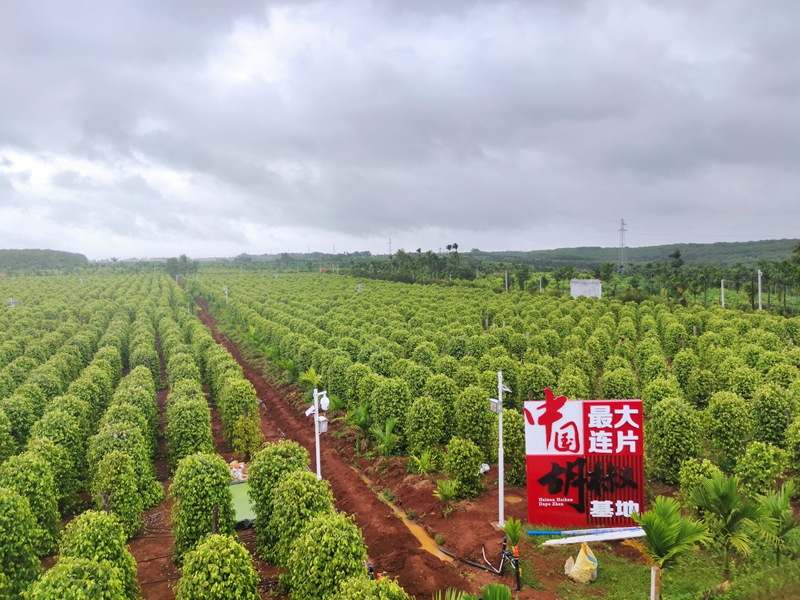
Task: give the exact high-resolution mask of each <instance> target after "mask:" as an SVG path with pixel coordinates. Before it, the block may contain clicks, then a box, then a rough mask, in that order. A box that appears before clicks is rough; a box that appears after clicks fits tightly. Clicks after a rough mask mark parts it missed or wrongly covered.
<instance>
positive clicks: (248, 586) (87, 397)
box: [0, 268, 800, 599]
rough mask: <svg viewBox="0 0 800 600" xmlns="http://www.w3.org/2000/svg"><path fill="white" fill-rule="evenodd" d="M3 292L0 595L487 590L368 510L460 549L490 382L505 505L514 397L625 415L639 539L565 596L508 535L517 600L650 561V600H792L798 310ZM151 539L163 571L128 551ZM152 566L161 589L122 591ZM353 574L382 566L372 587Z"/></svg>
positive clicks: (307, 279)
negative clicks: (246, 510) (627, 402)
mask: <svg viewBox="0 0 800 600" xmlns="http://www.w3.org/2000/svg"><path fill="white" fill-rule="evenodd" d="M0 297H2V298H13V299H14V302H13V303H11V302H9V303H7V304H5V305H4V306H3V307H2V309H0V461H2V463H1V464H0V504H2V507H0V558H1V559H2V560H0V597H7V598H18V597H25V598H35V599H39V598H59V597H86V598H136V597H145V598H167V597H169V598H172V597H177V598H234V597H236V598H242V597H243V598H270V597H275V598H285V597H288V598H297V599H311V598H388V599H393V598H409V597H411V596H416V597H417V598H428V597H432V596H434V597H435V595H438V597H445V589H446V588H452V589H451V590H450V592H448V594H450V595H449V596H448V597H462V598H469V597H477V595H478V594H480V593H481V590H482V589H483V588H484V587H485V586H486V585H487V584H488V583H490V582H494V581H498V582H500V583H503V584H505V585H507V586H512V585H513V584H512V579H508V578H501V579H499V580H498V579H496V577H495V578H494V579H491V578H490V576H489V575H488V574H486V573H485V571H479V570H476V569H471V567H470V566H469V565H468V564H467V563H465V562H464V561H462V562H459V561H454V562H453V563H442V564H439V562H438V561H439V559H437V558H433V557H430V555H427V554H426V553H425V552H424V551H421V550H420V551H419V554H414V561H413V563H412V561H411V560H410V559H409V561H408V563H406V561H405V558H408V557H407V556H406V557H405V558H403V559H400V558H398V557H397V556H395V555H396V554H398V553H405V554H408V555H410V553H411V552H412V550H413V552H415V553H416V552H418V551H417V549H416V548H415V547H414V542H413V540H412V542H410V546H409V548H410V549H409V550H407V551H406V550H405V546H404V545H403V542H402V541H401V537H400V536H401V535H403V534H405V533H407V532H406V529H405V527H404V525H403V524H402V523H400V520H399V519H398V518H397V517H396V516H394V513H393V512H392V510H393V509H389V508H387V504H390V505H397V504H399V505H400V508H399V509H398V510H401V511H403V513H404V516H405V517H408V519H409V520H410V521H412V522H415V523H416V524H418V525H420V526H421V527H422V528H423V529H424V530H426V531H427V533H428V534H429V535H430V537H431V538H436V539H437V545H440V546H442V547H444V548H445V549H447V548H450V549H451V550H453V552H452V553H453V554H457V555H459V556H461V555H465V554H467V553H468V552H470V550H469V549H468V548H466V547H465V546H463V545H459V538H462V537H464V538H465V539H466V534H467V532H468V531H470V530H473V531H477V530H478V529H479V526H478V523H477V520H476V519H477V516H476V515H477V514H478V510H479V507H480V506H482V505H491V506H495V507H496V502H497V487H498V485H497V484H498V482H497V477H498V475H497V456H498V437H499V436H498V434H499V432H498V416H497V415H496V414H495V413H494V412H492V410H491V408H490V402H489V399H490V398H492V397H495V396H496V395H497V391H498V387H497V386H498V372H500V373H502V380H503V382H504V383H505V385H506V386H507V387H508V390H509V391H508V392H506V393H505V395H504V396H503V414H502V417H503V449H504V462H505V478H504V480H505V484H506V485H507V486H509V490H510V493H512V494H513V495H516V496H517V497H520V498H521V497H524V495H525V485H526V443H525V417H524V412H523V408H524V404H523V403H524V402H526V401H527V402H529V401H534V400H544V399H545V395H546V392H545V390H551V391H552V393H554V394H557V395H563V396H565V397H566V398H567V399H568V401H571V400H599V399H634V398H636V399H639V398H640V399H641V400H642V405H641V406H642V411H643V425H644V436H643V439H644V455H645V463H644V468H645V471H644V473H645V478H646V489H645V498H646V506H645V507H644V511H643V512H642V514H641V515H636V516H635V518H637V519H639V520H640V521H641V522H642V525H643V527H644V528H645V530H646V532H647V535H646V536H645V537H644V538H640V539H639V540H638V541H637V542H633V543H630V544H629V545H627V546H623V545H622V544H620V543H616V542H615V543H613V544H612V543H609V544H603V545H600V544H598V546H597V547H594V548H593V549H594V551H595V554H597V556H598V559H599V562H600V570H599V575H598V579H597V581H596V582H595V583H594V584H589V586H588V587H582V586H577V585H575V584H571V583H570V582H568V581H566V579H565V578H564V576H563V573H562V574H559V573H558V572H557V571H558V570H559V569H561V567H560V566H559V563H560V564H563V561H564V559H565V558H566V557H567V556H568V552H567V551H562V552H561V553H560V554H559V553H558V552H555V553H550V554H548V552H549V551H548V550H543V549H541V548H540V547H539V545H538V542H539V541H540V540H533V539H525V536H523V539H522V540H521V541H520V542H519V543H520V547H521V549H522V564H523V581H522V582H523V586H522V587H523V589H522V590H521V591H519V592H514V593H515V594H518V597H519V598H562V597H563V598H584V597H590V596H592V595H597V594H598V593H600V594H602V595H603V596H604V597H610V598H641V597H645V594H646V593H647V590H648V588H649V576H650V573H649V567H650V566H656V567H658V568H659V569H661V568H663V569H664V575H663V577H664V579H663V589H662V591H661V594H662V597H664V598H679V597H680V598H694V597H711V596H717V595H718V596H720V597H730V598H781V597H785V598H791V597H797V595H798V594H800V569H798V563H797V559H798V553H800V533H798V532H800V529H798V525H799V524H800V521H798V519H797V518H796V517H795V509H794V506H795V505H794V500H795V498H794V496H795V489H796V488H795V486H794V483H793V482H794V480H795V479H796V477H797V475H798V471H799V470H800V419H798V412H800V348H798V347H797V341H798V337H799V336H800V318H785V317H780V316H777V315H768V314H765V313H762V312H759V311H752V312H742V311H739V310H731V309H725V308H722V307H714V308H703V307H700V306H693V307H690V308H687V307H684V306H682V305H680V304H678V303H671V302H668V301H664V302H660V301H655V300H645V301H643V302H641V303H634V302H627V303H623V302H621V301H620V300H619V299H610V300H607V299H599V298H577V299H572V298H570V297H564V296H557V295H551V294H546V293H536V292H533V293H531V292H530V291H525V292H523V291H518V290H511V291H508V292H500V293H498V292H497V291H494V290H491V289H487V288H486V287H481V286H477V285H467V284H461V283H455V284H452V285H444V284H443V285H419V284H406V283H394V282H388V281H379V280H367V279H361V278H354V277H351V276H349V275H339V274H333V273H302V274H300V273H298V274H292V273H286V272H281V273H271V272H268V271H260V272H246V271H244V272H243V271H240V270H238V269H233V268H201V269H200V270H199V272H198V273H196V274H192V275H189V276H186V277H184V278H182V279H180V280H179V282H178V283H176V282H175V280H173V279H171V278H170V277H168V276H166V275H162V274H156V273H147V274H144V273H138V274H119V273H116V274H114V273H103V272H102V271H97V272H95V273H93V274H91V275H87V276H86V277H85V278H84V279H81V280H79V279H78V278H77V277H67V276H61V277H54V276H49V277H34V276H21V277H12V278H9V279H5V280H0ZM201 319H202V320H201ZM223 338H225V342H226V343H225V344H223V343H222V341H223ZM256 378H258V379H259V381H262V382H263V381H266V382H267V384H265V385H267V387H269V388H270V390H271V391H270V394H269V396H268V397H267V393H266V392H264V393H262V392H261V387H259V386H260V385H261V384H259V385H255V384H254V381H256ZM265 389H266V388H265ZM317 389H319V390H326V391H327V394H328V396H329V398H330V406H329V407H328V409H327V413H326V416H327V418H328V419H329V422H330V430H329V431H328V432H327V433H326V434H324V435H323V438H322V442H321V443H322V445H323V446H324V448H325V452H324V453H323V461H322V462H323V464H322V477H323V478H322V479H321V480H320V479H318V478H317V477H316V476H315V475H314V474H313V473H312V472H310V471H309V468H310V469H311V470H313V469H314V460H313V450H314V445H313V444H314V443H315V442H314V439H313V432H314V426H313V423H312V420H310V419H309V420H307V421H305V416H304V414H303V413H304V411H305V410H306V409H307V408H308V406H309V401H310V398H311V394H312V390H317ZM293 424H294V425H293ZM303 427H306V429H307V431H305V430H302V428H303ZM294 431H297V432H298V433H297V434H294V433H293V432H294ZM303 431H304V432H303ZM295 437H297V439H295ZM233 457H236V458H240V459H242V460H244V461H245V462H246V463H248V464H249V479H248V485H249V497H250V501H251V503H252V506H253V510H254V512H255V515H256V519H255V522H254V524H253V528H252V529H247V530H246V531H238V532H237V530H236V529H235V526H236V517H235V514H234V509H233V504H232V497H231V486H230V472H229V469H228V464H227V463H228V461H229V459H230V458H233ZM484 463H486V464H488V465H489V467H490V468H489V470H488V471H487V472H483V471H485V469H482V465H483V464H484ZM326 472H329V473H330V480H328V476H327V475H326ZM382 477H385V479H381V478H382ZM392 477H394V478H393V479H392ZM369 479H374V480H375V481H378V482H383V481H385V482H387V483H386V485H385V486H384V485H383V483H379V484H376V483H375V482H373V483H372V485H369V484H368V483H364V481H363V480H367V481H368V480H369ZM392 482H398V487H393V486H394V483H392ZM400 482H402V484H403V485H404V486H405V487H404V488H402V489H401V488H400V487H399V483H400ZM380 487H382V488H383V489H379V488H380ZM411 487H414V490H416V492H418V494H417V495H413V496H412V492H411V491H410V489H411ZM404 490H406V491H407V493H408V496H406V495H404V494H406V491H404ZM419 490H422V492H420V491H419ZM423 495H424V497H425V498H426V500H425V502H424V503H422V501H420V502H419V503H417V501H416V500H414V499H413V498H418V497H419V498H421V497H422V496H423ZM492 495H493V499H491V498H490V497H492ZM482 503H483V504H482ZM381 511H382V512H381ZM372 513H375V514H376V515H378V516H379V517H380V518H376V519H372V518H371V516H370V515H371V514H372ZM160 515H166V516H165V517H164V522H163V523H161V521H159V518H160ZM514 515H516V516H519V517H521V518H522V519H523V520H524V519H525V517H526V516H527V512H526V511H525V509H524V507H520V508H519V509H516V512H514ZM481 518H483V516H481ZM510 520H511V521H514V518H513V516H512V517H511V518H510ZM495 521H496V519H495ZM453 524H456V525H453ZM529 525H531V526H533V525H536V523H533V522H531V523H529ZM481 526H487V531H489V533H488V534H487V536H488V535H493V533H492V531H491V529H489V528H488V523H481ZM393 527H397V531H398V534H397V535H398V537H397V538H396V539H397V540H398V541H396V546H397V548H394V549H391V548H390V547H391V545H392V543H391V541H389V542H387V543H386V544H385V545H386V546H387V550H386V556H384V555H383V554H382V553H383V552H384V550H383V549H382V548H383V546H382V544H383V542H384V540H382V537H386V532H387V531H395V530H394V529H391V528H393ZM456 527H463V530H459V529H456ZM523 531H524V527H523ZM665 531H666V532H667V533H664V532H665ZM399 532H403V533H402V534H401V533H399ZM692 532H693V535H689V534H690V533H692ZM499 535H500V537H502V532H501V533H500V534H499ZM659 535H660V536H661V537H660V538H659ZM156 538H157V539H158V540H159V541H158V542H157V543H158V544H159V545H160V546H161V548H160V550H161V552H160V554H161V555H164V556H150V555H148V556H146V557H145V556H144V555H142V554H141V550H140V546H138V545H137V544H141V543H142V540H145V541H146V540H148V539H149V540H150V541H151V542H153V540H154V539H156ZM665 540H666V542H669V544H671V546H670V545H669V544H667V545H668V546H669V548H668V549H665V546H664V544H665V543H666V542H665ZM462 543H466V542H462ZM474 551H475V552H477V556H476V555H470V556H466V558H468V559H470V558H472V559H477V560H479V557H480V553H481V548H480V546H478V547H477V548H475V549H474ZM392 552H394V553H395V554H392V556H394V558H391V557H390V554H391V553H392ZM156 554H158V553H156ZM573 554H574V553H573ZM421 557H422V558H421ZM425 557H427V558H425ZM152 561H162V562H158V563H157V564H159V565H161V566H160V567H159V568H160V569H161V571H160V573H161V575H160V577H161V578H163V581H162V580H160V579H158V578H155V577H154V578H152V579H147V578H145V577H144V576H143V573H145V572H146V569H147V568H148V566H147V565H148V564H151V563H152ZM370 561H373V562H375V563H376V566H377V567H378V568H379V569H378V570H382V566H383V565H391V568H389V569H387V570H386V576H385V577H384V578H382V579H370V576H369V570H368V567H367V563H369V562H370ZM470 569H471V570H470ZM562 571H563V569H562ZM492 577H494V576H492ZM592 586H594V587H592ZM82 588H85V589H86V592H85V595H83V596H80V595H75V596H70V594H72V593H75V594H77V592H73V591H72V590H74V589H82ZM456 589H457V590H460V592H461V595H460V596H457V593H456V591H455V590H456ZM470 594H472V595H470ZM484 597H485V598H487V597H490V596H489V595H487V594H486V593H485V594H484ZM498 597H502V596H498ZM509 597H510V596H509Z"/></svg>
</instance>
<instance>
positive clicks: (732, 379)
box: [727, 367, 761, 399]
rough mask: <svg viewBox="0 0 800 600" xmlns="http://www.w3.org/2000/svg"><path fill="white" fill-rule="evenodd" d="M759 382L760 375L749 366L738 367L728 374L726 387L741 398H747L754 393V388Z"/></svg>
mask: <svg viewBox="0 0 800 600" xmlns="http://www.w3.org/2000/svg"><path fill="white" fill-rule="evenodd" d="M760 384H761V375H760V374H759V372H758V371H756V370H755V369H752V368H750V367H738V368H736V369H734V370H733V371H731V372H730V373H729V375H728V387H727V389H728V390H729V391H731V392H734V393H735V394H739V395H740V396H741V397H742V398H745V399H749V398H752V397H753V395H754V394H755V391H756V388H757V387H758V386H759V385H760Z"/></svg>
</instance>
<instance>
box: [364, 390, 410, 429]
mask: <svg viewBox="0 0 800 600" xmlns="http://www.w3.org/2000/svg"><path fill="white" fill-rule="evenodd" d="M369 406H370V410H371V412H372V420H373V422H374V423H385V422H386V421H388V420H389V419H391V418H392V417H394V418H395V419H397V428H398V430H399V432H403V431H405V423H406V414H407V413H408V408H409V406H411V392H410V391H409V390H408V384H407V383H406V382H405V381H403V380H402V379H399V378H393V379H384V380H383V381H382V382H381V383H380V384H378V386H377V387H376V388H375V389H374V390H373V391H372V394H371V396H370V400H369Z"/></svg>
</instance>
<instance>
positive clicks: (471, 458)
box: [444, 437, 484, 499]
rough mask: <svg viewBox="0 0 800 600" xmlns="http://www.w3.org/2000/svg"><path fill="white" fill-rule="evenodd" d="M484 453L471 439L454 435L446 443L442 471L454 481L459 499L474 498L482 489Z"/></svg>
mask: <svg viewBox="0 0 800 600" xmlns="http://www.w3.org/2000/svg"><path fill="white" fill-rule="evenodd" d="M483 459H484V453H483V451H481V449H480V448H479V447H478V446H477V445H476V444H475V443H474V442H473V441H472V440H465V439H462V438H458V437H454V438H452V439H451V440H450V443H449V444H448V445H447V453H446V454H445V459H444V472H445V473H446V474H447V475H448V476H449V477H450V478H451V479H452V480H453V481H455V482H456V486H457V490H458V491H457V493H458V498H459V499H465V498H474V497H475V496H477V495H478V494H480V493H481V492H482V491H483V481H482V475H481V474H480V473H479V471H480V468H481V465H482V464H483Z"/></svg>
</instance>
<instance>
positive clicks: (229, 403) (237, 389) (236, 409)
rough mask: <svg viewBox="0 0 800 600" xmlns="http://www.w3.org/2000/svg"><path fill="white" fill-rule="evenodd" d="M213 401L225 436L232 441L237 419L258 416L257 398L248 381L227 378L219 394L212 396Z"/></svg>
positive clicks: (241, 378)
mask: <svg viewBox="0 0 800 600" xmlns="http://www.w3.org/2000/svg"><path fill="white" fill-rule="evenodd" d="M214 401H215V402H216V403H217V407H218V408H219V412H220V416H221V417H222V425H223V429H224V431H225V436H226V437H227V438H228V439H229V440H232V439H233V436H234V432H233V430H234V427H235V425H236V422H237V421H238V419H239V417H241V416H242V415H243V414H245V415H250V414H253V415H256V416H258V397H257V396H256V390H255V388H254V387H253V384H251V383H250V382H249V381H247V380H246V379H244V378H243V377H241V376H240V377H228V378H227V379H226V380H225V381H224V382H223V384H222V386H221V389H220V392H219V393H218V394H217V395H216V396H214Z"/></svg>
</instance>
